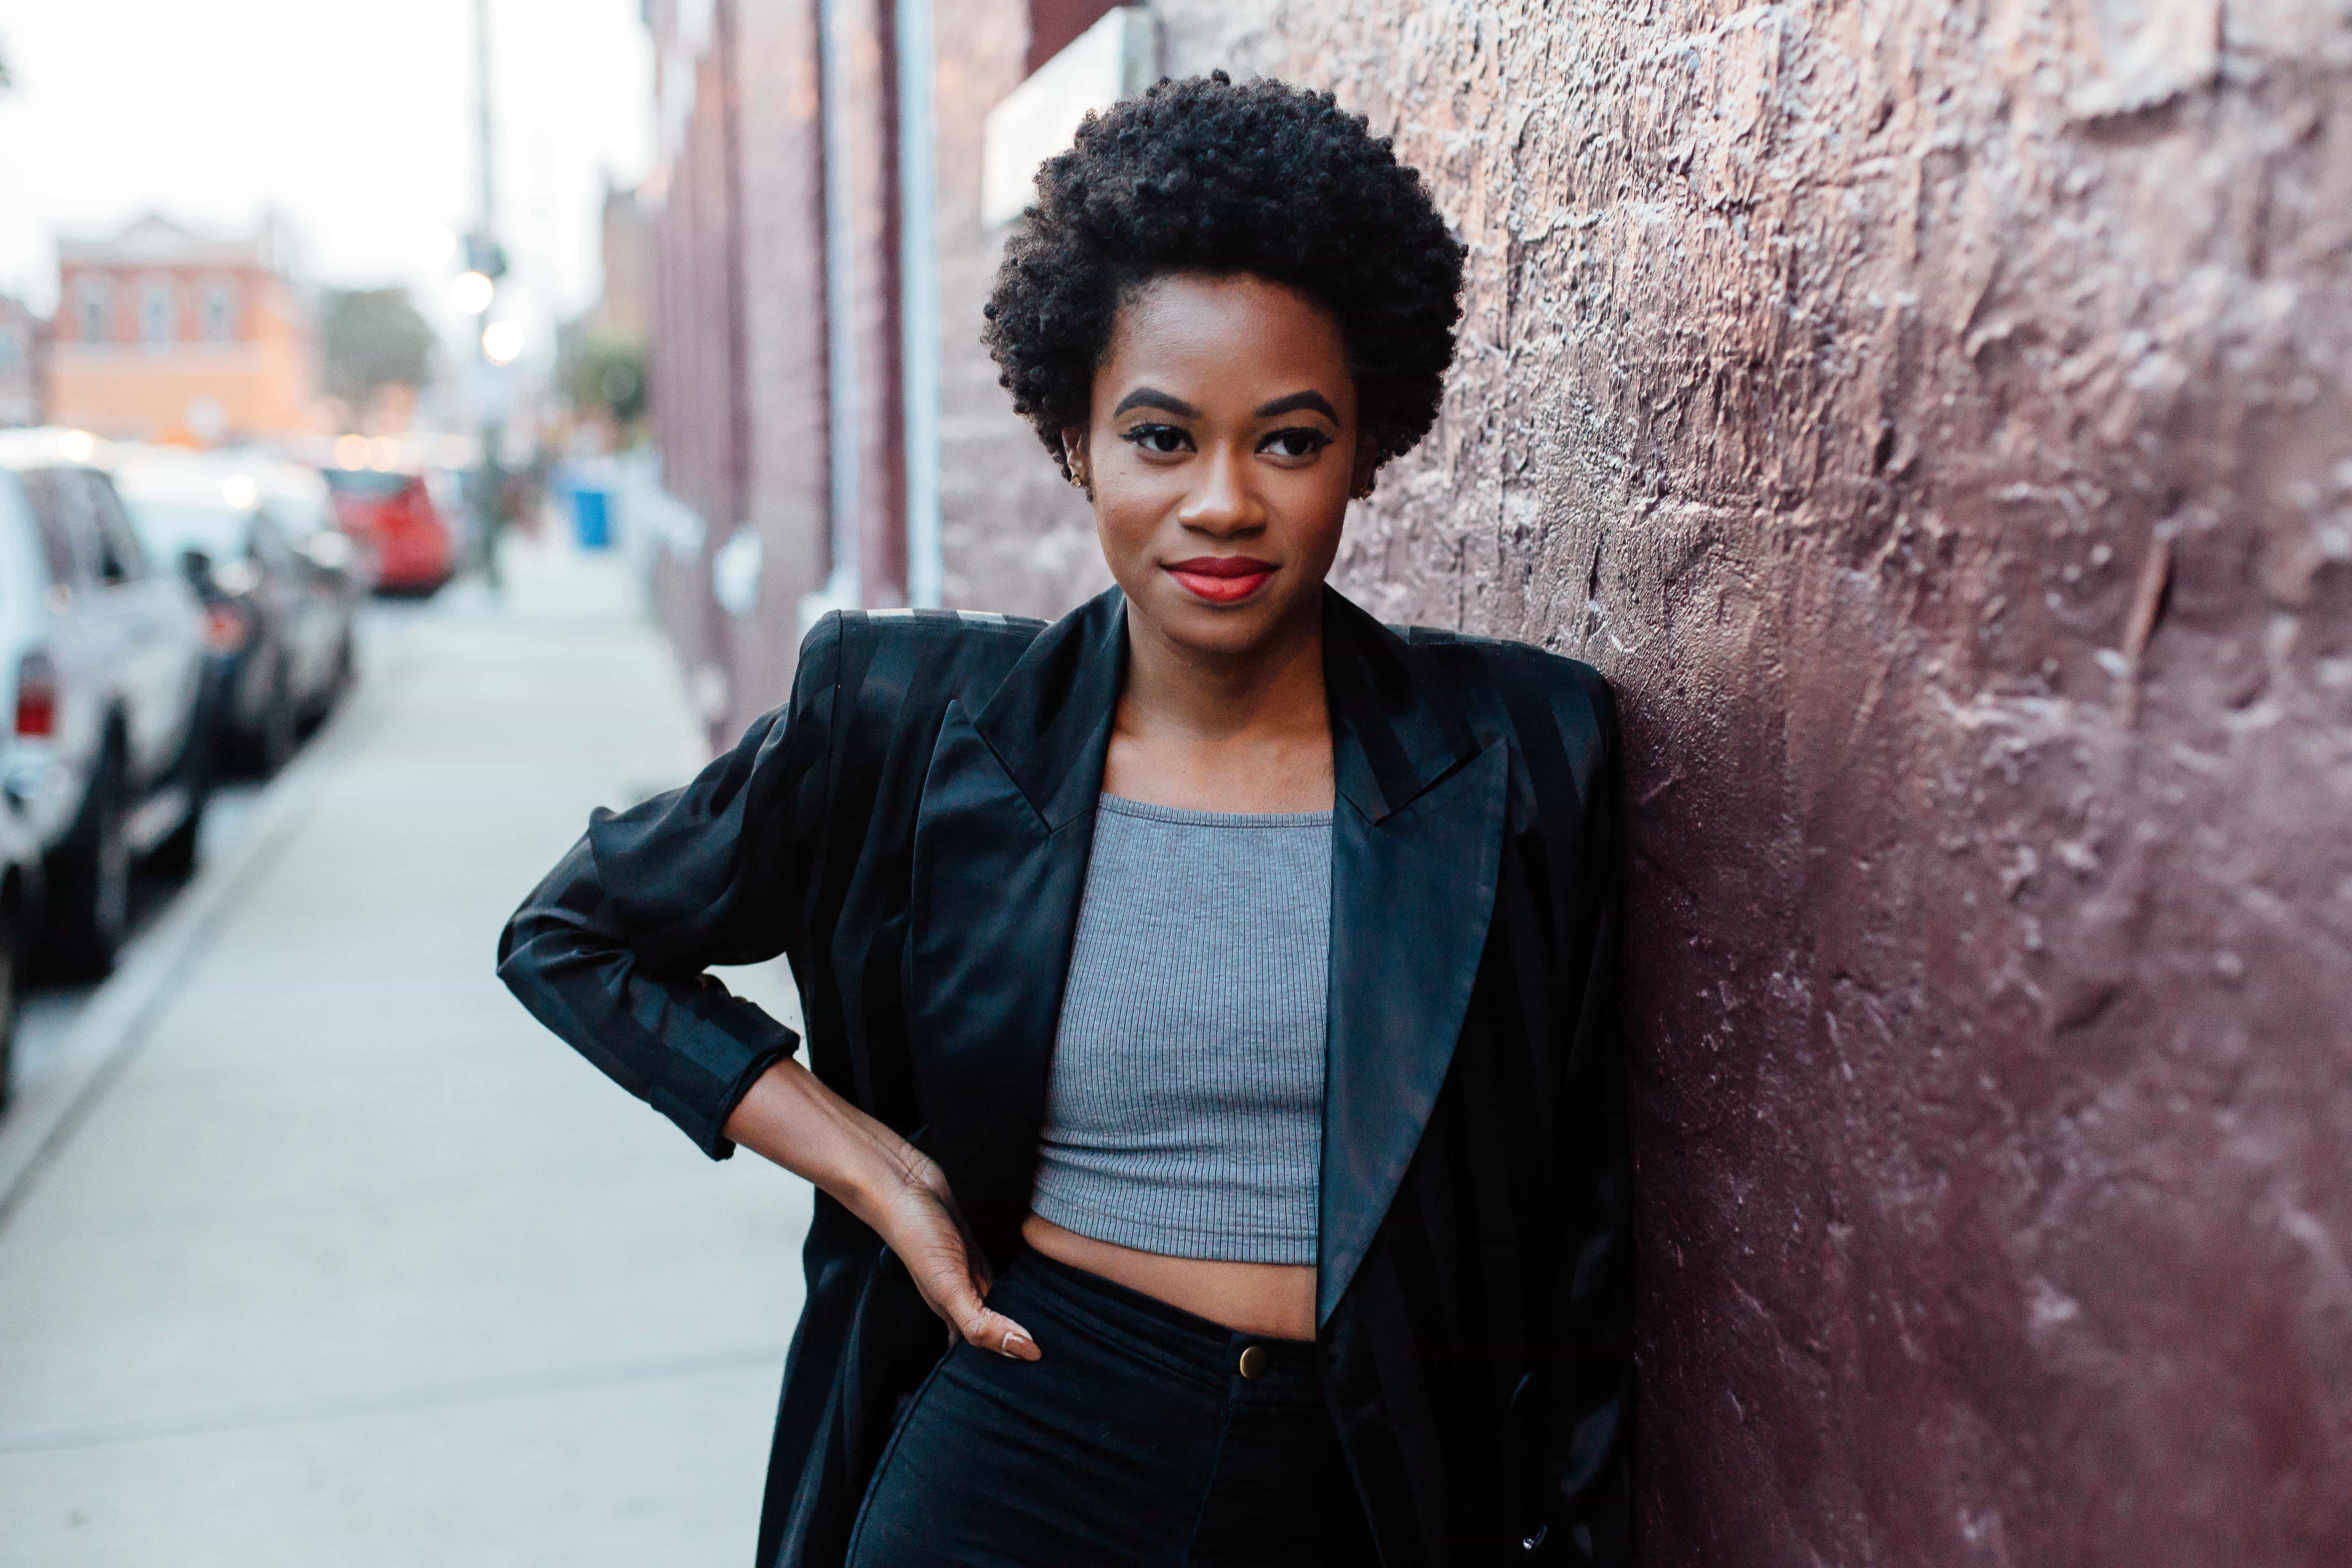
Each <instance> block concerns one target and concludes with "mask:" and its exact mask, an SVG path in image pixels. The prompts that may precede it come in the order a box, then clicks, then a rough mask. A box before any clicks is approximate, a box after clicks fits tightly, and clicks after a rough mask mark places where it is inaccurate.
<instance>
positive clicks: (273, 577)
mask: <svg viewBox="0 0 2352 1568" xmlns="http://www.w3.org/2000/svg"><path fill="white" fill-rule="evenodd" d="M114 474H115V482H116V484H117V485H118V486H119V487H120V488H121V491H122V495H123V499H124V500H126V501H128V502H129V503H130V506H131V521H133V522H134V523H135V524H136V525H137V527H138V530H139V534H140V537H141V539H142V541H143V542H145V544H146V546H147V550H148V552H149V554H150V555H151V556H152V557H153V558H154V559H156V560H158V561H170V562H174V563H178V564H179V565H180V567H181V568H182V569H183V570H184V572H185V573H186V574H187V576H188V580H189V583H190V584H191V585H193V586H194V589H195V591H196V594H197V595H198V597H199V598H201V599H202V600H203V602H204V606H205V642H206V645H207V647H208V648H209V650H210V657H211V664H212V672H213V683H214V692H215V700H214V702H213V722H214V724H215V731H214V742H215V748H216V753H217V754H218V755H219V756H220V757H222V758H223V759H224V760H225V761H227V762H231V763H236V764H238V765H241V766H242V767H244V768H245V769H247V771H250V772H253V773H260V774H262V775H263V776H265V777H266V776H267V775H268V774H270V773H276V772H277V771H278V768H280V767H281V766H283V765H284V764H285V763H286V760H287V759H288V758H289V757H290V756H292V755H293V753H294V748H295V745H296V743H297V742H298V741H299V738H300V736H301V735H302V733H303V732H304V731H305V730H307V729H308V728H309V727H310V725H312V724H314V723H316V722H317V721H319V720H320V719H323V718H325V717H326V715H327V714H328V712H330V711H331V710H332V709H333V707H334V705H335V703H336V701H337V700H338V699H340V698H341V696H342V694H343V692H344V690H345V689H347V688H348V687H349V686H350V684H351V681H352V675H353V672H354V669H355V664H354V660H353V647H352V645H353V635H352V619H353V616H354V614H355V608H356V605H357V603H358V600H359V597H360V595H362V593H363V592H364V591H365V590H364V584H363V583H362V579H361V577H360V574H359V569H360V564H361V562H360V556H359V552H358V550H357V547H356V546H354V545H353V544H352V542H351V540H350V539H348V538H347V537H345V536H344V534H343V533H342V532H341V531H340V530H339V529H337V528H336V526H335V520H334V510H333V504H332V502H331V500H330V497H329V494H328V490H327V485H326V481H325V480H324V479H321V478H320V475H319V471H318V470H317V469H315V468H308V467H304V466H301V465H297V464H292V463H278V462H269V461H255V460H249V459H237V458H205V457H195V456H190V455H187V454H181V453H171V452H155V451H148V452H142V453H138V454H134V455H131V456H127V457H124V458H121V460H120V461H119V462H118V463H117V465H116V467H115V470H114Z"/></svg>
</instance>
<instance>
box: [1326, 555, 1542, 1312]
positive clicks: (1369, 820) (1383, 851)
mask: <svg viewBox="0 0 2352 1568" xmlns="http://www.w3.org/2000/svg"><path fill="white" fill-rule="evenodd" d="M1325 604H1326V614H1325V618H1324V674H1325V681H1326V684H1327V687H1328V691H1329V700H1330V704H1331V731H1332V734H1331V742H1332V760H1333V764H1334V771H1335V773H1336V775H1337V782H1338V795H1339V798H1338V799H1337V800H1336V801H1334V803H1333V810H1332V834H1331V962H1330V986H1331V991H1330V999H1329V1016H1330V1023H1329V1031H1330V1032H1329V1045H1328V1057H1327V1062H1326V1082H1325V1088H1324V1098H1323V1171H1322V1194H1321V1209H1322V1212H1321V1237H1320V1241H1319V1243H1318V1266H1319V1268H1318V1279H1317V1284H1316V1313H1315V1318H1316V1323H1317V1326H1318V1329H1319V1328H1320V1327H1321V1325H1322V1324H1323V1323H1324V1322H1326V1321H1328V1319H1329V1318H1330V1316H1331V1312H1332V1310H1333V1309H1334V1308H1335V1307H1337V1306H1338V1305H1339V1300H1340V1298H1341V1297H1342V1296H1343V1295H1345V1294H1346V1292H1347V1289H1348V1285H1349V1281H1350V1280H1352V1279H1354V1278H1355V1273H1356V1269H1357V1267H1358V1266H1359V1265H1360V1264H1361V1263H1362V1262H1363V1260H1364V1255H1365V1253H1366V1252H1367V1251H1368V1250H1369V1249H1370V1246H1371V1242H1372V1237H1373V1236H1374V1235H1375V1234H1376V1233H1377V1232H1378V1231H1379V1229H1380V1226H1381V1220H1382V1218H1383V1217H1384V1216H1385V1215H1387V1213H1388V1208H1389V1205H1390V1204H1391V1202H1392V1201H1393V1200H1394V1199H1395V1197H1396V1194H1397V1189H1398V1188H1399V1186H1400V1185H1401V1184H1402V1182H1403V1180H1404V1173H1405V1168H1406V1166H1407V1165H1409V1164H1410V1163H1412V1155H1413V1151H1414V1149H1415V1148H1416V1147H1417V1146H1418V1145H1419V1144H1420V1142H1421V1135H1422V1131H1423V1128H1424V1127H1426V1126H1427V1125H1428V1121H1429V1116H1430V1112H1431V1110H1432V1109H1433V1107H1434V1106H1435V1104H1436V1102H1437V1095H1438V1090H1439V1089H1440V1088H1441V1087H1443V1085H1444V1081H1445V1075H1446V1071H1447V1069H1448V1068H1450V1067H1451V1065H1452V1063H1453V1060H1454V1040H1455V1038H1456V1037H1457V1036H1459V1034H1460V1033H1461V1030H1462V1020H1463V1017H1464V1015H1465V1012H1466V1010H1467V1009H1468V1006H1469V1001H1470V989H1471V985H1472V984H1473V983H1474V982H1475V980H1476V978H1477V973H1478V964H1479V960H1480V958H1481V956H1482V955H1483V954H1484V952H1485V951H1486V926H1487V921H1488V919H1489V917H1490V916H1491V915H1492V914H1493V912H1494V905H1495V882H1496V869H1497V867H1498V864H1499V858H1500V855H1501V848H1502V836H1503V824H1504V815H1505V810H1506V805H1507V800H1508V786H1509V781H1510V767H1509V752H1508V748H1507V744H1506V742H1503V741H1501V740H1500V739H1496V740H1495V741H1493V742H1488V743H1486V744H1485V745H1481V744H1480V743H1479V741H1478V739H1477V737H1476V735H1475V733H1474V732H1473V731H1472V730H1471V727H1470V726H1469V724H1468V723H1467V721H1465V719H1464V718H1463V717H1462V716H1461V715H1460V714H1459V712H1458V711H1456V710H1455V707H1454V704H1453V703H1452V702H1451V701H1450V700H1448V695H1447V693H1446V691H1445V689H1444V682H1443V679H1442V678H1441V676H1440V674H1439V672H1438V671H1437V670H1436V669H1435V668H1434V666H1433V661H1431V660H1430V658H1429V657H1428V655H1427V652H1426V651H1425V650H1423V649H1420V648H1416V647H1412V645H1410V644H1408V643H1406V642H1405V641H1404V640H1403V639H1402V637H1398V636H1397V635H1396V634H1395V633H1394V632H1392V631H1391V630H1389V629H1388V628H1387V627H1386V626H1381V624H1380V623H1379V622H1377V621H1375V620H1373V619H1372V618H1371V617H1370V616H1367V615H1365V614H1364V613H1363V612H1362V611H1361V610H1359V609H1357V608H1356V606H1354V605H1350V604H1349V603H1348V602H1347V601H1346V600H1345V599H1343V598H1341V597H1340V596H1339V595H1338V594H1336V593H1332V594H1330V595H1328V597H1327V599H1326V601H1325Z"/></svg>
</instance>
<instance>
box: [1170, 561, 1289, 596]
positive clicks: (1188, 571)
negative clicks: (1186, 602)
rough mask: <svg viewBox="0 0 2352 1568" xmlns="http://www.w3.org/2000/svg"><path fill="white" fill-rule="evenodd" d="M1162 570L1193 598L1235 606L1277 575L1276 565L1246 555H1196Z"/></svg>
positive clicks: (1173, 562)
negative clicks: (1275, 573) (1268, 579)
mask: <svg viewBox="0 0 2352 1568" xmlns="http://www.w3.org/2000/svg"><path fill="white" fill-rule="evenodd" d="M1161 570H1163V571H1165V572H1166V573H1167V574H1169V575H1170V576H1171V577H1173V578H1175V579H1176V582H1177V585H1178V586H1180V587H1181V588H1182V589H1183V590H1184V591H1185V592H1186V593H1188V594H1191V595H1192V596H1193V597H1195V598H1199V599H1206V600H1207V601H1208V602H1209V603H1210V604H1213V605H1235V604H1239V603H1240V602H1241V601H1242V600H1244V599H1246V598H1248V597H1249V596H1250V595H1252V594H1255V593H1256V592H1257V591H1258V589H1259V588H1261V587H1263V586H1264V585H1265V581H1266V579H1267V578H1269V577H1271V576H1273V575H1274V571H1275V568H1274V563H1272V562H1271V561H1258V560H1254V559H1252V558H1251V557H1249V556H1247V555H1196V556H1194V557H1193V558H1192V560H1190V561H1171V562H1170V563H1168V564H1167V565H1166V566H1164V567H1162V568H1161Z"/></svg>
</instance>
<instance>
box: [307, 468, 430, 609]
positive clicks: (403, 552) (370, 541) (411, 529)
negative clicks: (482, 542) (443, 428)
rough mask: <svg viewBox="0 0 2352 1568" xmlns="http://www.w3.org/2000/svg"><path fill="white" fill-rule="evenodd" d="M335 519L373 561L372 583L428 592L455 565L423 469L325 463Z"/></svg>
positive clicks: (403, 590) (397, 590)
mask: <svg viewBox="0 0 2352 1568" xmlns="http://www.w3.org/2000/svg"><path fill="white" fill-rule="evenodd" d="M326 474H327V488H328V489H331V490H332V491H333V492H334V495H335V521H337V522H338V523H339V524H341V528H342V531H344V532H345V533H347V534H349V535H350V536H351V538H352V542H354V543H356V544H358V545H359V546H360V547H361V548H362V549H363V550H365V551H366V552H368V553H369V554H370V555H371V556H373V558H374V561H375V584H376V586H377V587H378V588H379V589H381V590H383V591H385V592H389V593H395V594H429V593H431V592H433V591H434V590H435V589H436V588H438V587H439V586H441V584H444V583H446V582H447V581H448V580H449V579H450V577H451V575H452V574H455V573H456V571H457V536H456V535H455V534H454V533H453V532H452V531H450V528H449V522H448V520H447V519H446V518H445V517H443V516H442V515H441V510H440V509H439V508H438V507H436V506H435V505H434V504H433V497H432V494H431V492H430V491H428V490H427V489H426V488H425V476H424V475H422V474H404V473H388V472H386V471H385V470H383V469H382V468H329V469H327V470H326Z"/></svg>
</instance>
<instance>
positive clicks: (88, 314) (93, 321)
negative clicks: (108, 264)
mask: <svg viewBox="0 0 2352 1568" xmlns="http://www.w3.org/2000/svg"><path fill="white" fill-rule="evenodd" d="M107 294H108V289H107V287H106V279H103V278H85V279H82V284H81V298H80V300H79V320H80V322H81V341H82V342H86V343H102V342H105V341H106V314H107V304H108V300H107Z"/></svg>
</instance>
